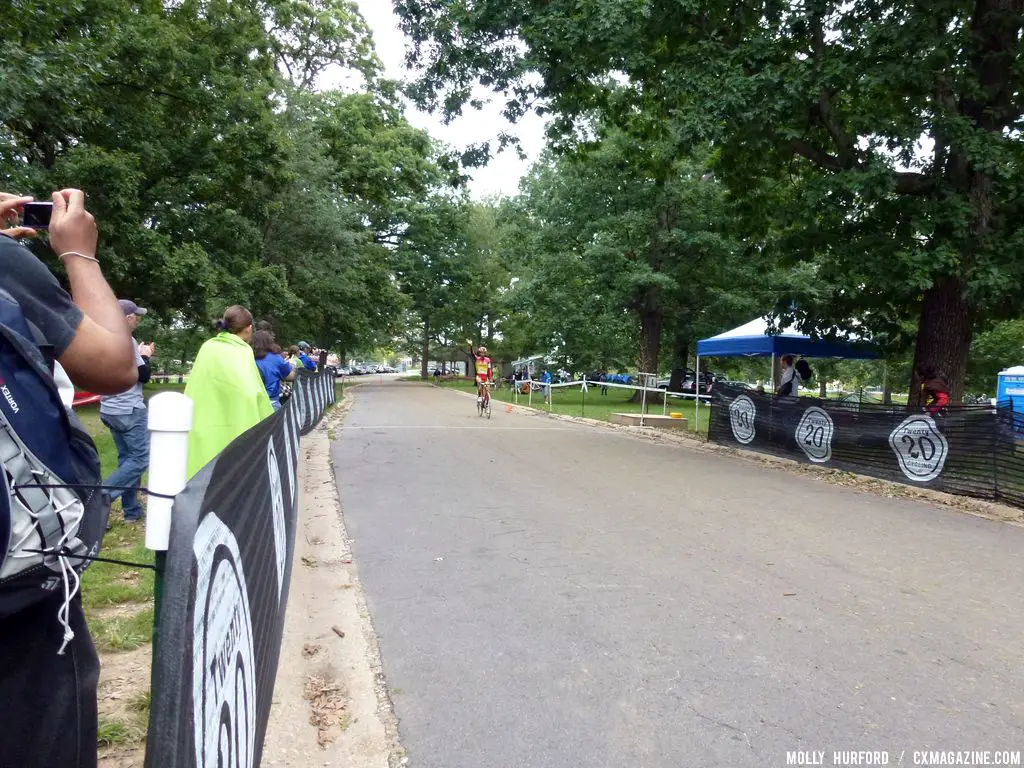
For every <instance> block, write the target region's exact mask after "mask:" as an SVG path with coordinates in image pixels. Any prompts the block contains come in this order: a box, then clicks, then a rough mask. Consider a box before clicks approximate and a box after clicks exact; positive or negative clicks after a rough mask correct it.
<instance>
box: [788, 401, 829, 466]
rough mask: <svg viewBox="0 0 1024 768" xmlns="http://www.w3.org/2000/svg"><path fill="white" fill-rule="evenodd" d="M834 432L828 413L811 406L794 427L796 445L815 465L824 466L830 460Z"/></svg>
mask: <svg viewBox="0 0 1024 768" xmlns="http://www.w3.org/2000/svg"><path fill="white" fill-rule="evenodd" d="M835 431H836V428H835V425H834V424H833V423H832V417H831V416H829V415H828V412H827V411H825V410H824V409H823V408H819V407H818V406H816V405H812V406H811V407H810V408H808V409H807V410H806V411H804V415H803V416H801V417H800V423H799V424H797V425H796V443H797V445H799V446H800V449H801V450H802V451H803V452H804V453H805V454H807V458H808V459H810V460H811V461H813V462H814V463H815V464H826V463H828V461H829V460H830V459H831V458H832V435H833V434H835Z"/></svg>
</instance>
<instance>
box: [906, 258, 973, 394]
mask: <svg viewBox="0 0 1024 768" xmlns="http://www.w3.org/2000/svg"><path fill="white" fill-rule="evenodd" d="M965 290H966V286H965V285H964V282H963V281H962V280H960V279H958V278H943V279H941V280H937V281H936V282H935V284H934V285H933V286H932V287H931V288H929V289H928V290H927V291H925V294H924V301H923V302H922V304H921V317H920V320H918V324H917V344H916V346H915V348H914V372H913V373H912V374H911V378H910V401H909V403H910V405H911V406H913V407H919V406H920V405H922V403H921V379H920V377H919V376H918V373H917V371H918V369H920V368H922V367H931V368H934V369H935V372H936V373H937V374H938V375H939V376H942V377H943V378H945V379H946V381H947V383H948V384H949V401H950V402H951V403H959V402H960V401H961V400H962V399H963V394H964V376H965V374H966V372H967V354H968V352H969V351H970V348H971V335H972V332H973V327H972V320H973V318H972V316H971V307H970V305H969V304H968V303H967V299H966V298H965Z"/></svg>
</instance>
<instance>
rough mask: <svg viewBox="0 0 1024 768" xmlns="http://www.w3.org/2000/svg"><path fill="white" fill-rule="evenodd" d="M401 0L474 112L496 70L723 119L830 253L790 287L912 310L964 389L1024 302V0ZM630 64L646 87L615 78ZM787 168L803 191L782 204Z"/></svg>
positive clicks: (449, 91)
mask: <svg viewBox="0 0 1024 768" xmlns="http://www.w3.org/2000/svg"><path fill="white" fill-rule="evenodd" d="M396 10H397V12H398V13H399V15H400V17H401V18H402V19H403V26H404V29H405V30H406V31H407V32H408V33H410V34H411V35H412V37H413V40H414V44H415V48H414V51H413V55H412V57H411V58H412V59H413V61H414V63H417V64H420V65H422V66H423V67H424V69H423V76H422V78H421V79H420V80H419V82H418V83H417V89H416V95H417V96H418V97H419V98H420V100H421V101H422V102H423V103H425V104H435V105H437V104H440V105H442V106H443V108H444V109H445V110H446V111H447V112H448V113H454V112H457V111H459V110H460V109H461V108H462V107H463V106H464V105H465V104H466V103H467V102H468V101H469V99H470V94H471V92H472V86H473V84H474V83H476V82H480V83H483V84H484V85H487V86H490V87H491V88H493V89H494V90H495V91H497V92H499V93H502V94H506V96H507V102H506V103H507V109H506V112H507V113H508V115H509V116H510V117H513V118H515V117H517V116H519V115H521V114H523V113H524V112H525V111H526V110H528V109H530V108H531V106H532V105H534V104H539V105H540V107H541V108H542V109H544V110H549V111H553V112H554V113H555V115H556V124H555V127H556V128H559V127H565V126H571V125H572V123H573V121H574V119H576V118H577V117H578V116H579V115H580V114H582V113H584V112H585V111H586V110H589V109H593V108H595V107H597V108H601V109H612V110H614V111H613V113H612V114H611V117H613V118H614V119H616V120H617V121H619V122H622V121H624V120H627V119H628V118H629V115H630V114H632V110H633V109H636V108H640V107H643V106H649V105H652V104H653V105H656V111H657V113H658V114H659V115H662V116H665V117H666V118H670V119H671V121H672V123H673V124H674V125H675V126H676V127H677V130H678V131H679V132H680V133H681V135H683V136H685V137H689V138H690V139H701V140H705V139H707V138H713V139H714V141H715V142H716V144H717V145H718V146H719V147H720V148H721V155H720V162H719V164H718V172H719V174H720V175H721V178H722V179H723V181H724V182H725V183H726V184H727V185H728V186H729V187H730V188H731V190H732V191H733V194H735V195H736V196H737V197H738V198H739V199H741V200H743V201H745V202H746V204H747V206H748V214H750V217H751V220H752V221H755V222H756V221H758V220H765V219H773V220H775V221H776V222H778V223H779V226H777V227H776V233H777V234H779V235H780V236H779V237H778V238H773V239H772V240H771V241H769V242H768V243H767V245H768V246H769V247H771V248H775V249H777V250H778V251H780V252H783V253H785V254H786V255H787V256H789V257H790V258H792V259H794V260H800V261H804V262H808V263H810V264H812V265H813V266H814V268H815V269H816V271H817V279H818V284H817V290H816V291H815V292H813V294H809V295H806V296H801V297H787V298H786V300H785V305H782V306H780V307H779V308H780V309H782V310H784V311H785V310H787V309H788V304H789V302H790V301H792V299H793V298H800V299H801V301H800V303H799V305H798V307H799V311H798V312H797V313H796V316H797V319H798V320H799V321H801V323H802V324H803V326H804V328H805V329H809V330H813V331H815V332H820V333H828V332H831V331H834V330H836V329H840V330H841V329H850V328H851V323H852V321H853V320H854V319H858V320H859V321H860V322H861V323H863V326H862V327H868V328H869V329H871V330H875V329H877V330H880V331H885V330H887V329H891V328H892V327H893V326H895V325H898V324H899V323H900V322H901V321H902V320H904V319H906V318H908V317H911V318H913V319H915V320H916V323H917V334H916V344H915V350H914V359H915V362H916V363H917V364H919V365H920V364H931V365H934V366H936V367H938V368H939V369H940V370H943V371H944V372H945V373H946V375H947V376H948V377H949V379H950V383H951V388H952V394H953V396H954V399H955V398H957V397H959V395H960V392H961V391H962V386H963V381H964V375H965V370H966V364H967V359H968V350H969V347H970V342H971V338H972V335H973V332H974V329H975V328H976V327H984V326H985V325H986V324H987V323H988V322H991V321H992V320H994V319H998V318H1000V317H1007V316H1013V314H1014V313H1016V312H1018V311H1019V310H1020V308H1021V294H1020V292H1019V291H1018V290H1017V286H1018V285H1019V284H1020V282H1021V277H1022V269H1024V260H1022V259H1020V258H1019V257H1018V254H1019V253H1020V251H1021V246H1022V231H1021V225H1020V221H1021V217H1020V215H1019V213H1020V210H1019V206H1020V200H1021V199H1022V196H1021V194H1020V190H1021V188H1022V185H1024V181H1022V178H1021V169H1022V162H1021V161H1022V156H1021V150H1022V146H1021V142H1020V140H1019V130H1020V127H1021V116H1022V105H1021V103H1020V98H1019V94H1020V93H1021V90H1022V78H1024V66H1022V48H1021V46H1020V35H1021V30H1022V28H1024V4H1022V2H1021V0H979V2H966V0H936V2H930V3H912V2H905V0H858V2H852V3H839V2H834V1H833V0H808V1H807V2H801V3H797V2H780V1H778V0H764V1H763V2H753V3H751V2H737V1H736V0H730V1H726V0H696V1H695V2H689V3H677V2H668V1H667V0H652V1H651V2H646V3H636V2H633V1H632V0H594V2H592V3H589V4H588V5H587V6H586V10H585V12H581V11H580V6H579V3H577V2H576V1H575V0H543V1H542V0H509V1H508V2H502V3H490V2H485V3H479V2H470V0H455V1H454V2H451V3H444V4H439V3H434V2H429V1H428V0H398V2H396ZM510 39H516V40H517V44H515V45H511V44H509V42H508V41H509V40H510ZM612 75H614V76H615V78H614V79H615V82H616V83H622V82H627V83H628V84H629V86H630V88H631V89H632V91H633V93H634V99H633V105H632V106H629V107H627V108H623V106H622V105H621V104H618V105H616V104H615V103H613V102H612V101H611V100H610V99H609V93H610V85H609V83H610V76H612ZM637 105H639V107H638V106H637ZM789 184H792V185H793V190H792V192H791V193H789V194H786V195H784V196H783V198H784V201H785V202H787V203H788V205H784V206H782V207H781V208H774V207H772V206H770V205H766V203H770V202H771V201H772V200H774V199H776V197H777V189H776V188H777V187H779V186H780V185H789ZM751 226H752V227H754V225H753V224H752V225H751ZM755 231H756V230H755ZM916 390H917V387H916V386H915V387H912V390H911V391H912V394H913V395H915V396H916Z"/></svg>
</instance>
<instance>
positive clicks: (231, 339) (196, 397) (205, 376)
mask: <svg viewBox="0 0 1024 768" xmlns="http://www.w3.org/2000/svg"><path fill="white" fill-rule="evenodd" d="M214 327H215V328H216V329H217V330H218V331H219V333H218V334H217V335H216V336H214V337H213V338H212V339H210V340H208V341H206V342H205V343H204V344H203V346H202V347H200V349H199V354H198V355H196V362H195V365H193V366H192V374H191V375H190V376H189V379H188V384H187V385H186V386H185V394H186V395H188V396H189V397H190V398H191V399H192V431H191V432H190V433H189V436H188V473H187V474H188V477H190V478H191V477H192V476H193V475H195V474H196V472H198V471H199V470H200V469H202V468H203V467H205V466H206V465H207V464H208V463H209V462H210V461H211V460H212V459H214V458H216V456H217V455H218V454H219V453H220V452H221V451H223V450H224V449H225V448H227V446H228V444H230V443H231V441H232V440H234V439H235V438H236V437H238V436H239V435H241V434H242V433H243V432H245V431H246V430H247V429H249V428H251V427H254V426H255V425H256V424H258V423H259V422H261V421H262V420H263V419H265V418H267V416H270V415H271V414H272V413H273V412H274V407H273V406H272V405H271V404H270V397H269V396H268V395H267V390H266V388H265V387H264V386H263V378H262V377H261V376H260V372H259V369H258V368H257V367H256V359H255V358H254V357H253V352H252V347H251V346H249V343H250V341H252V334H253V324H252V313H250V312H249V310H247V309H246V308H245V307H240V306H238V305H235V306H232V307H228V308H227V309H226V310H224V316H223V317H221V318H220V319H218V320H216V321H215V322H214Z"/></svg>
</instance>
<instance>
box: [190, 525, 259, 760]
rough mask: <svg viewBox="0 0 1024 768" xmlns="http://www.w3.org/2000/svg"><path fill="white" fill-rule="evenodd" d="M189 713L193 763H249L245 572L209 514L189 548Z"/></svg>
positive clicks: (252, 731) (250, 675)
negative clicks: (192, 577)
mask: <svg viewBox="0 0 1024 768" xmlns="http://www.w3.org/2000/svg"><path fill="white" fill-rule="evenodd" d="M192 551H193V553H194V554H195V568H196V601H195V608H194V611H195V615H194V618H193V630H194V634H193V637H194V640H193V643H194V645H193V649H192V653H193V658H192V712H193V717H194V722H195V724H196V725H195V750H196V766H197V768H252V765H253V759H254V744H255V735H256V683H255V674H254V666H255V664H254V658H253V642H252V618H251V614H250V613H249V598H248V594H247V592H246V588H245V573H244V571H243V570H242V558H241V556H240V555H239V552H238V543H237V542H236V541H235V537H234V534H232V533H231V529H230V528H228V527H227V526H226V525H224V523H222V522H221V521H220V519H219V518H218V517H217V515H215V514H213V513H212V512H211V513H210V514H208V515H207V516H206V517H204V518H203V522H202V524H200V526H199V530H198V531H196V537H195V543H194V545H193V550H192Z"/></svg>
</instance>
